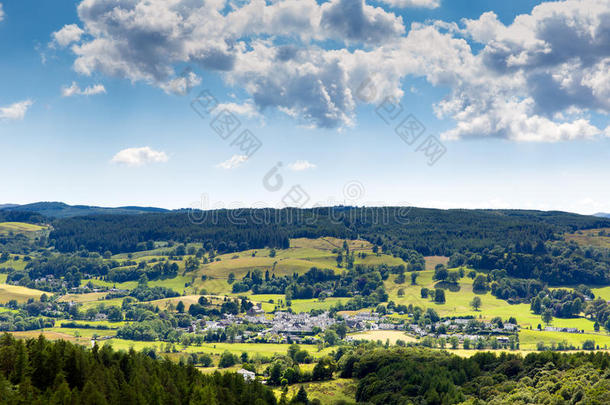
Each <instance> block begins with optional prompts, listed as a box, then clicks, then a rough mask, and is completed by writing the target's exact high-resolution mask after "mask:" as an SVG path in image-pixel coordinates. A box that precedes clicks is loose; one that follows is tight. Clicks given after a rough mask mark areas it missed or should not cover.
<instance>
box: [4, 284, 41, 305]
mask: <svg viewBox="0 0 610 405" xmlns="http://www.w3.org/2000/svg"><path fill="white" fill-rule="evenodd" d="M43 293H44V291H40V290H34V289H32V288H27V287H21V286H17V285H10V284H0V304H6V303H7V302H9V301H11V300H17V302H19V303H24V302H27V300H29V299H30V298H34V299H40V296H41V295H42V294H43Z"/></svg>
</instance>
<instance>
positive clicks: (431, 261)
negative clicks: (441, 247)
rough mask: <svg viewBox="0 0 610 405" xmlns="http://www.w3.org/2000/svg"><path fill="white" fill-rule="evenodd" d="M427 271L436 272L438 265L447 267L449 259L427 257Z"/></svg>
mask: <svg viewBox="0 0 610 405" xmlns="http://www.w3.org/2000/svg"><path fill="white" fill-rule="evenodd" d="M424 259H426V270H434V268H435V267H436V265H437V264H443V265H445V266H447V263H449V258H448V257H447V256H426V257H424Z"/></svg>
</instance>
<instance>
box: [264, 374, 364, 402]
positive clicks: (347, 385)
mask: <svg viewBox="0 0 610 405" xmlns="http://www.w3.org/2000/svg"><path fill="white" fill-rule="evenodd" d="M301 386H305V390H306V391H307V398H308V399H309V400H310V401H311V400H313V399H318V400H320V402H321V403H322V404H329V405H330V404H335V403H337V402H338V401H345V402H347V403H353V402H354V401H355V397H356V387H357V386H358V382H357V381H356V380H352V379H348V378H335V379H334V380H331V381H322V382H310V383H303V384H294V385H290V386H289V387H288V392H287V398H288V400H290V399H291V398H292V397H294V396H295V395H296V393H297V392H298V391H299V389H300V388H301ZM274 393H275V395H276V396H277V398H278V399H279V398H280V396H281V395H282V389H281V388H275V389H274Z"/></svg>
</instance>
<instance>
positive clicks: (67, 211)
mask: <svg viewBox="0 0 610 405" xmlns="http://www.w3.org/2000/svg"><path fill="white" fill-rule="evenodd" d="M0 211H19V212H26V211H27V212H35V213H38V214H40V215H43V216H45V217H47V218H71V217H79V216H86V215H100V214H121V215H128V214H144V213H159V212H167V211H168V210H166V209H163V208H155V207H136V206H128V207H116V208H110V207H97V206H91V205H68V204H66V203H63V202H36V203H31V204H24V205H15V204H4V205H0Z"/></svg>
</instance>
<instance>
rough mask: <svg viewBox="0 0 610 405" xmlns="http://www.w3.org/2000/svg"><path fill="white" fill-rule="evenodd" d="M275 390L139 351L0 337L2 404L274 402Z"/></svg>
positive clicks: (0, 390)
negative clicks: (208, 373) (205, 372)
mask: <svg viewBox="0 0 610 405" xmlns="http://www.w3.org/2000/svg"><path fill="white" fill-rule="evenodd" d="M276 402H277V401H276V399H275V396H274V394H273V392H272V391H271V390H270V389H269V388H267V387H265V386H264V385H262V384H260V383H259V382H246V381H244V378H243V377H242V376H241V375H239V374H235V373H225V374H220V373H214V374H210V375H204V374H202V373H200V372H199V371H197V370H196V369H195V368H194V367H193V366H191V365H182V364H176V363H173V362H171V361H169V360H163V359H154V358H151V357H150V356H149V355H147V354H144V353H143V352H140V353H138V352H135V351H133V350H131V351H129V352H123V351H118V352H117V351H114V350H113V349H112V348H111V347H110V346H103V347H101V348H98V347H97V346H95V347H94V348H93V349H91V350H89V349H85V348H84V347H82V346H78V345H74V344H72V343H69V342H66V341H63V340H60V341H56V342H49V341H48V340H46V339H44V338H43V337H42V336H41V337H39V338H37V339H30V340H27V341H23V340H17V339H15V338H13V337H12V336H11V335H9V334H4V335H3V336H1V337H0V404H8V405H12V404H28V405H31V404H83V405H103V404H125V405H134V404H142V405H148V404H176V405H179V404H185V405H186V404H188V405H210V404H223V405H233V404H236V405H237V404H240V405H241V404H243V405H246V404H253V405H254V404H256V405H259V404H260V405H262V404H275V403H276Z"/></svg>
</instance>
